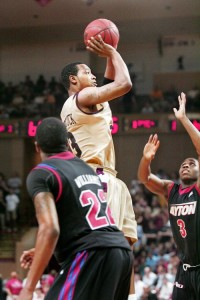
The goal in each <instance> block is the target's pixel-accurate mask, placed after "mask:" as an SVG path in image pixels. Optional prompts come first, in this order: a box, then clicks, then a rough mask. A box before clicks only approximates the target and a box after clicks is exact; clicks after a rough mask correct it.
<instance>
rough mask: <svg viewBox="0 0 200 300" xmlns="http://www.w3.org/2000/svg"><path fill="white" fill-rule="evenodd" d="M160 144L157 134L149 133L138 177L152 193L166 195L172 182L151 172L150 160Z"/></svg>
mask: <svg viewBox="0 0 200 300" xmlns="http://www.w3.org/2000/svg"><path fill="white" fill-rule="evenodd" d="M159 146H160V141H159V139H158V135H157V134H154V135H150V137H149V140H148V142H147V143H146V145H145V147H144V150H143V156H142V158H141V161H140V164H139V167H138V179H139V180H140V182H141V183H143V184H144V185H145V187H146V188H147V189H148V190H150V191H151V192H152V193H154V194H157V195H163V196H165V197H166V196H167V190H168V185H169V184H171V183H172V181H170V180H162V179H160V178H159V177H158V176H156V175H154V174H152V172H151V161H152V160H153V159H154V157H155V154H156V152H157V150H158V148H159Z"/></svg>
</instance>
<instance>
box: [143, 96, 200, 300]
mask: <svg viewBox="0 0 200 300" xmlns="http://www.w3.org/2000/svg"><path fill="white" fill-rule="evenodd" d="M178 101H179V109H178V110H177V109H176V108H174V113H175V116H176V118H177V119H178V120H179V121H180V122H181V124H182V125H183V126H184V128H185V129H186V131H187V132H188V134H189V136H190V138H191V141H192V143H193V145H194V147H195V149H196V152H197V155H198V159H196V158H187V159H185V160H184V161H183V162H182V164H181V166H180V169H179V176H180V180H181V184H176V183H174V182H173V181H171V180H163V179H160V178H159V177H157V176H156V175H154V174H152V173H151V168H150V166H151V161H152V160H153V159H154V156H155V154H156V152H157V150H158V148H159V145H160V142H159V140H158V136H157V134H155V135H151V136H150V138H149V140H148V142H147V144H146V145H145V147H144V150H143V157H142V159H141V161H140V165H139V169H138V178H139V180H140V181H141V182H142V183H143V184H144V185H145V187H146V188H147V189H149V190H150V191H151V192H152V193H155V194H157V195H162V196H165V198H166V199H168V211H169V219H170V224H171V229H172V233H173V238H174V241H175V243H176V246H177V253H178V256H179V259H180V265H179V267H178V270H177V275H176V279H175V283H174V290H173V294H172V299H173V300H179V299H181V300H187V299H190V300H197V299H200V281H199V278H200V172H199V163H200V133H199V131H198V130H197V129H196V127H195V126H194V125H193V124H192V122H190V120H189V119H188V117H187V116H186V112H185V106H186V96H185V94H184V93H181V95H180V96H179V97H178Z"/></svg>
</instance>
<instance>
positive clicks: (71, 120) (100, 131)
mask: <svg viewBox="0 0 200 300" xmlns="http://www.w3.org/2000/svg"><path fill="white" fill-rule="evenodd" d="M77 98H78V94H76V95H72V96H70V97H69V98H68V99H67V100H66V101H65V103H64V105H63V108H62V111H61V119H62V121H63V122H64V123H65V124H66V127H67V130H68V132H69V146H70V148H71V150H72V152H73V153H74V154H75V155H77V156H79V157H80V158H81V159H83V160H84V161H85V162H87V163H91V164H97V165H99V166H102V167H107V168H110V169H112V170H115V152H114V145H113V139H112V134H111V130H112V124H113V121H112V113H111V110H110V106H109V103H108V102H105V103H102V104H99V105H97V109H98V111H97V112H94V113H85V112H83V111H82V110H81V109H80V108H79V107H78V101H77Z"/></svg>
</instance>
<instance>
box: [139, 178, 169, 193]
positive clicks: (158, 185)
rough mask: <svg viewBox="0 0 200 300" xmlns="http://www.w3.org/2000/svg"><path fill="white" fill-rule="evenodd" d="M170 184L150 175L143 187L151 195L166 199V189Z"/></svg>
mask: <svg viewBox="0 0 200 300" xmlns="http://www.w3.org/2000/svg"><path fill="white" fill-rule="evenodd" d="M170 184H171V181H170V180H163V179H161V178H159V177H157V176H155V175H153V174H151V175H150V176H149V178H148V181H147V182H146V183H145V186H146V188H147V189H148V190H150V191H151V192H152V193H154V194H156V195H162V196H165V197H167V194H168V187H169V185H170Z"/></svg>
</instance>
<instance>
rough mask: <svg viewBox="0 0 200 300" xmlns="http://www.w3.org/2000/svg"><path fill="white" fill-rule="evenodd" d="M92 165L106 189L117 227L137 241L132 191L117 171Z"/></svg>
mask: <svg viewBox="0 0 200 300" xmlns="http://www.w3.org/2000/svg"><path fill="white" fill-rule="evenodd" d="M90 166H91V167H92V168H93V169H94V170H95V172H96V173H97V174H98V175H99V177H100V179H101V181H102V183H103V186H104V188H105V189H104V191H105V192H106V194H107V196H106V198H107V202H108V205H109V207H110V209H111V213H112V215H113V218H114V220H115V223H116V225H117V227H118V228H119V229H120V230H122V231H123V233H124V235H125V236H126V237H129V238H130V239H131V241H132V243H135V242H136V241H137V223H136V220H135V213H134V211H133V203H132V198H131V195H130V192H129V190H128V188H127V186H126V184H125V183H124V182H123V181H122V180H120V179H119V178H117V177H116V173H115V172H113V171H110V169H107V168H104V169H103V168H101V167H97V166H96V165H92V164H90Z"/></svg>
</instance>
